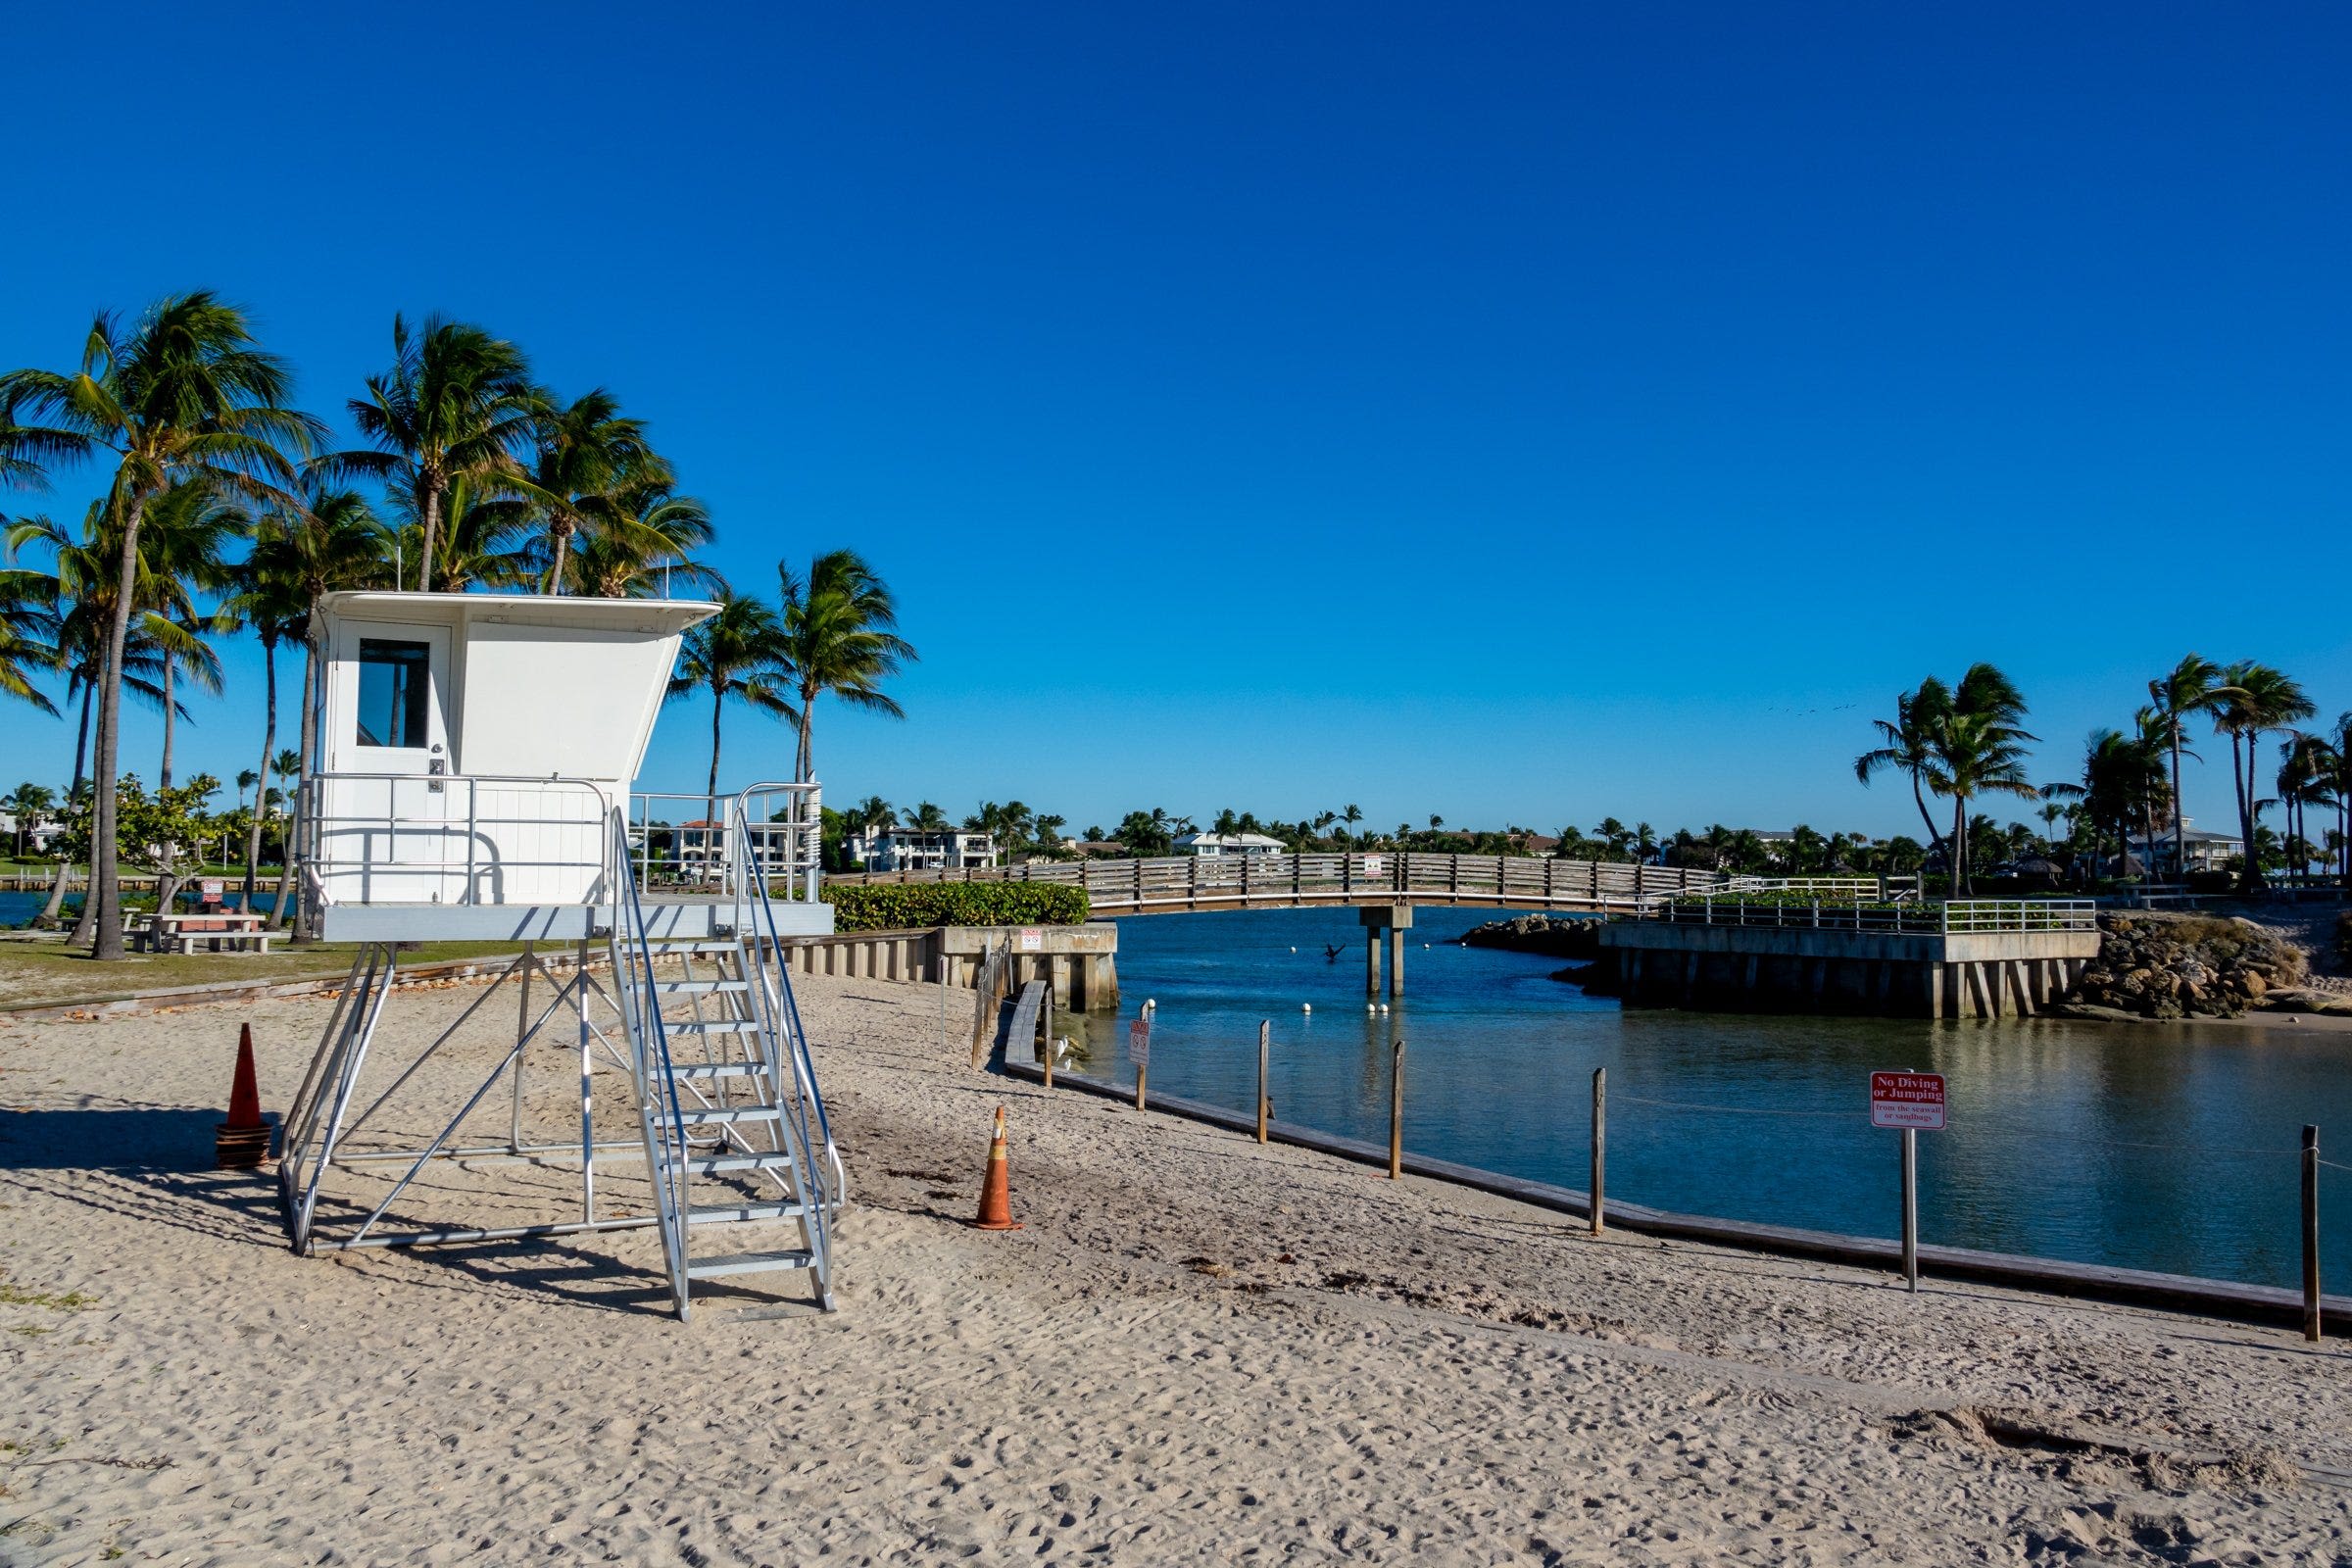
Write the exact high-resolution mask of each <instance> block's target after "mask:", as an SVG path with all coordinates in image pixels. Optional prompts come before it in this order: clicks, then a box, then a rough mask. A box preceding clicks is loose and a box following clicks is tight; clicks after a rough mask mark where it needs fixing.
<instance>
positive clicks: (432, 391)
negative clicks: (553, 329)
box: [328, 315, 541, 592]
mask: <svg viewBox="0 0 2352 1568" xmlns="http://www.w3.org/2000/svg"><path fill="white" fill-rule="evenodd" d="M348 406H349V408H350V411H351V418H352V423H353V424H354V426H356V427H357V428H358V430H359V432H360V436H361V438H362V439H363V440H366V441H368V443H370V444H371V446H372V447H373V450H372V451H361V452H342V453H337V454H336V455H335V456H334V458H333V459H332V460H331V464H332V466H331V467H330V469H329V470H328V474H329V477H340V476H342V475H346V474H359V475H365V476H367V477H369V478H373V479H378V480H381V481H383V482H384V483H385V484H386V485H388V486H389V487H390V488H391V489H392V490H393V491H394V492H395V494H396V495H397V497H398V500H399V502H400V503H401V504H402V505H403V506H404V507H405V508H407V509H408V510H409V511H410V512H411V513H412V514H413V515H415V517H416V519H417V528H418V534H419V538H418V546H419V548H418V550H417V589H418V591H420V592H430V591H431V590H432V589H433V588H434V587H435V586H436V585H437V584H438V585H440V586H443V587H446V586H447V582H446V580H445V578H444V576H443V573H442V570H441V562H440V556H439V551H440V549H441V524H442V519H443V518H444V516H445V515H447V509H448V505H449V499H450V489H451V487H452V486H453V485H455V484H457V483H458V482H459V481H460V480H464V479H472V480H476V481H482V480H492V481H501V482H504V483H505V484H506V485H508V486H510V487H512V486H514V485H515V482H516V481H520V480H522V479H523V472H522V466H521V465H520V464H519V463H518V462H517V461H516V460H515V453H516V452H517V451H520V450H522V449H523V448H524V447H526V446H527V445H528V444H529V443H530V441H531V439H532V437H533V435H534V434H535V432H536V431H537V429H538V425H539V417H540V408H541V405H540V400H539V395H538V390H537V389H536V388H535V387H533V386H532V385H531V377H530V367H529V365H528V364H527V363H526V362H525V361H524V359H523V356H522V351H521V350H520V349H518V348H516V347H515V345H514V344H512V343H509V342H507V341H506V340H505V339H504V338H496V337H492V336H491V335H490V334H489V333H488V332H485V331H484V330H482V329H481V328H480V327H478V326H474V325H471V324H469V323H467V322H465V321H452V320H447V319H443V318H441V317H438V316H428V317H426V318H425V319H424V324H423V326H422V328H421V330H417V331H411V330H410V327H409V323H408V320H407V319H406V318H405V317H402V316H397V315H396V316H394V317H393V318H392V368H390V369H388V370H385V371H383V372H382V373H381V374H377V375H371V376H369V377H368V395H367V396H366V397H364V398H353V399H352V400H351V402H350V404H349V405H348Z"/></svg>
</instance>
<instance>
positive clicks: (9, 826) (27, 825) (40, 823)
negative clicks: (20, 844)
mask: <svg viewBox="0 0 2352 1568" xmlns="http://www.w3.org/2000/svg"><path fill="white" fill-rule="evenodd" d="M20 825H22V826H23V828H24V830H25V849H26V850H28V851H30V852H31V853H33V854H35V855H46V854H48V853H49V841H50V840H51V839H53V838H56V837H57V836H58V835H59V834H60V833H63V832H64V831H65V830H66V829H65V825H64V824H63V823H61V822H58V821H57V820H55V819H54V818H52V817H51V816H50V815H49V814H48V813H46V812H43V813H42V814H41V815H40V816H39V817H37V818H35V817H29V816H28V817H26V818H25V820H24V821H23V823H22V824H20V823H19V822H18V820H17V817H16V815H15V813H13V812H10V811H0V844H5V845H6V846H7V848H8V849H9V850H10V851H11V852H14V851H15V849H16V847H17V829H18V827H19V826H20Z"/></svg>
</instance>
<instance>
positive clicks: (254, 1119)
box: [213, 1024, 271, 1170]
mask: <svg viewBox="0 0 2352 1568" xmlns="http://www.w3.org/2000/svg"><path fill="white" fill-rule="evenodd" d="M270 1131H271V1128H270V1124H269V1123H268V1122H266V1121H264V1120H262V1091H261V1088H260V1086H259V1085H258V1084H257V1083H256V1082H255V1081H254V1075H253V1025H251V1024H246V1025H244V1026H243V1027H242V1028H241V1029H240V1030H239V1031H238V1033H237V1075H236V1078H235V1080H234V1081H233V1082H232V1083H231V1084H230V1085H229V1090H228V1120H226V1121H224V1122H222V1123H221V1124H220V1126H219V1127H217V1128H215V1129H214V1132H213V1164H214V1165H215V1166H217V1167H218V1168H220V1169H221V1170H251V1169H253V1168H254V1167H255V1166H256V1165H259V1164H260V1163H261V1162H262V1161H263V1160H265V1159H268V1158H269V1157H270Z"/></svg>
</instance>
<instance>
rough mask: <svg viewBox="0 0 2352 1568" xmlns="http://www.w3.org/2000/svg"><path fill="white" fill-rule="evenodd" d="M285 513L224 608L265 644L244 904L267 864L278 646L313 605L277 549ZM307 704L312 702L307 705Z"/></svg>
mask: <svg viewBox="0 0 2352 1568" xmlns="http://www.w3.org/2000/svg"><path fill="white" fill-rule="evenodd" d="M281 525H282V514H278V515H272V516H270V517H269V518H266V519H265V521H264V523H263V532H262V535H261V537H260V538H259V539H258V540H256V541H255V544H254V549H253V552H252V554H251V555H250V556H248V557H247V558H246V560H245V561H244V562H243V563H242V564H240V565H239V566H238V568H237V576H236V581H235V583H234V585H233V586H232V587H231V588H230V590H229V594H228V597H227V598H226V600H224V601H223V603H222V606H221V609H222V612H223V613H226V614H228V615H230V616H233V617H234V618H235V619H236V620H238V621H239V622H241V623H243V624H244V625H246V626H248V627H250V628H252V630H253V632H254V635H256V636H257V637H259V638H260V639H261V643H262V713H263V716H262V759H261V767H260V768H259V770H258V771H257V772H256V773H255V774H254V783H255V785H256V789H255V791H254V797H253V803H254V806H253V818H252V820H251V821H249V822H247V823H246V825H245V881H244V887H243V894H244V897H243V899H242V907H244V908H245V909H246V910H247V911H249V912H250V911H251V910H252V908H253V905H254V894H255V887H254V880H255V876H256V868H257V867H258V866H259V865H260V863H261V856H262V826H263V822H264V820H265V819H266V818H267V817H268V816H269V801H270V795H271V794H272V793H274V792H273V791H272V790H271V789H270V769H271V767H272V766H273V765H274V762H275V760H276V757H277V755H278V753H277V649H278V645H279V644H280V643H282V642H286V641H288V640H290V639H293V638H299V637H306V636H307V635H308V631H309V626H310V615H311V607H310V605H309V603H308V602H307V601H306V600H305V599H304V598H303V593H302V587H301V584H300V583H298V582H297V581H295V579H294V577H293V576H292V574H291V573H290V572H289V571H288V569H287V565H288V562H287V558H286V556H285V555H284V554H283V553H282V552H281V551H279V550H278V549H276V548H275V547H274V546H275V537H276V534H277V531H278V530H279V528H280V527H281ZM306 706H307V705H306Z"/></svg>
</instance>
